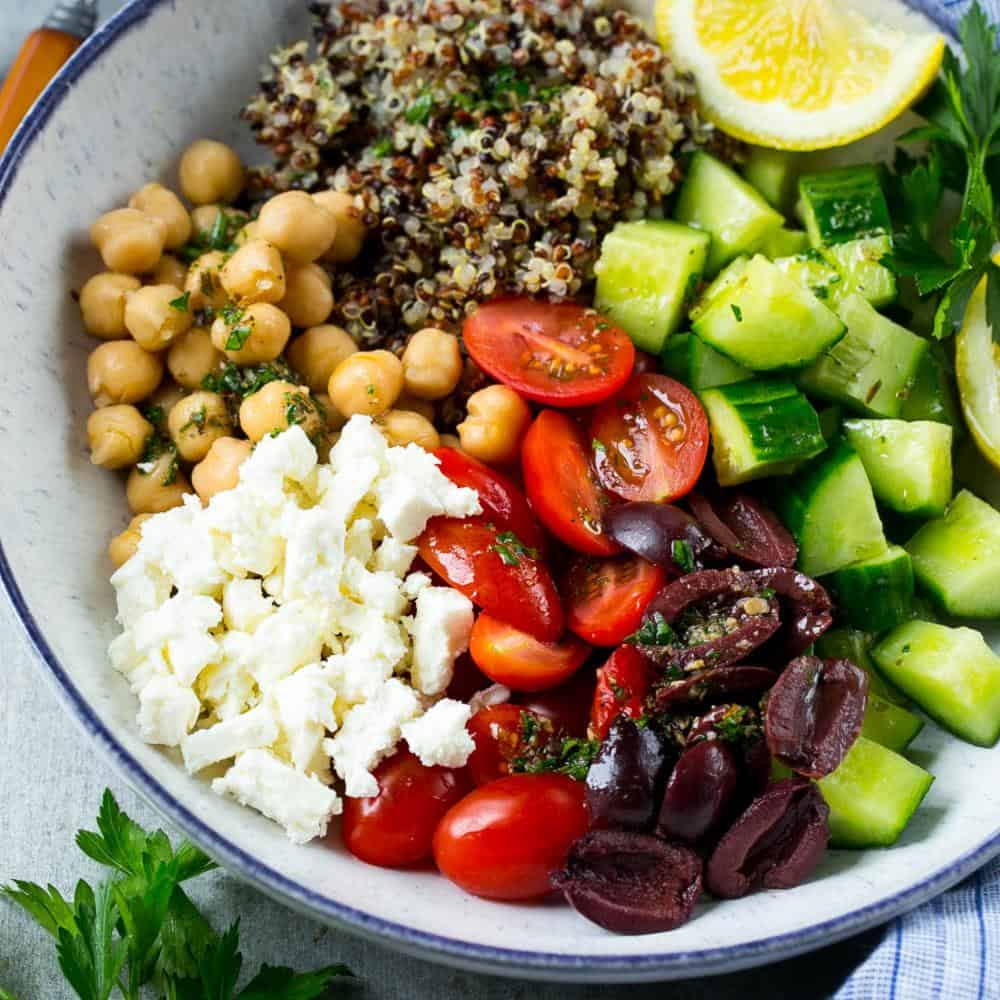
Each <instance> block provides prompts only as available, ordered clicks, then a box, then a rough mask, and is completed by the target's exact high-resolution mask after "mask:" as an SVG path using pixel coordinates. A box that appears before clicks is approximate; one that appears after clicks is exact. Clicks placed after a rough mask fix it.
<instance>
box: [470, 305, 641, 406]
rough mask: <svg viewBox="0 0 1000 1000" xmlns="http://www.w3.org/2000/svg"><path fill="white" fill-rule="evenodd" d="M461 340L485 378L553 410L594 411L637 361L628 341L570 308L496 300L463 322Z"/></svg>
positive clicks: (584, 311) (585, 311)
mask: <svg viewBox="0 0 1000 1000" xmlns="http://www.w3.org/2000/svg"><path fill="white" fill-rule="evenodd" d="M462 338H463V339H464V341H465V346H466V348H468V351H469V354H471V355H472V360H473V361H475V362H476V364H477V365H479V367H480V368H482V369H483V371H485V372H488V373H489V374H490V375H492V376H493V377H494V378H495V379H496V380H497V381H498V382H503V383H504V384H505V385H509V386H510V387H511V388H512V389H514V390H516V391H517V392H519V393H520V394H521V395H522V396H525V397H526V398H528V399H533V400H535V401H536V402H538V403H548V404H550V405H552V406H592V405H593V404H594V403H599V402H601V400H603V399H607V398H608V397H609V396H613V395H614V394H615V393H616V392H617V391H618V390H619V389H620V388H621V387H622V386H623V385H624V384H625V382H626V380H627V379H628V377H629V375H630V374H631V372H632V365H633V362H634V360H635V348H634V347H633V346H632V341H631V340H629V338H628V334H626V333H625V332H624V331H622V330H619V329H618V327H616V326H612V325H611V323H609V322H608V321H607V320H606V319H604V318H603V317H602V316H600V315H599V314H598V313H596V312H594V310H593V309H584V308H583V307H582V306H577V305H573V304H572V303H570V302H563V303H560V304H555V303H551V302H541V301H536V300H534V299H528V298H517V299H515V298H506V299H497V300H496V301H494V302H488V303H486V304H485V305H481V306H479V308H478V309H477V310H476V311H475V312H474V313H473V314H472V315H471V316H470V317H469V318H468V319H467V320H466V321H465V326H464V327H463V329H462Z"/></svg>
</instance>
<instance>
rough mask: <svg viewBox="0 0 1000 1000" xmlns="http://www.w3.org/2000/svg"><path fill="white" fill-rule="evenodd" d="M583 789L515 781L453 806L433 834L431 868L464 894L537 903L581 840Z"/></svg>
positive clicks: (551, 778)
mask: <svg viewBox="0 0 1000 1000" xmlns="http://www.w3.org/2000/svg"><path fill="white" fill-rule="evenodd" d="M587 827H588V817H587V808H586V805H585V804H584V786H583V783H582V782H579V781H574V780H573V779H572V778H568V777H566V776H565V775H562V774H515V775H512V776H511V777H509V778H501V779H500V780H499V781H492V782H490V783H489V784H488V785H481V786H480V787H479V788H477V789H476V790H475V791H474V792H471V793H470V794H468V795H467V796H466V797H465V798H464V799H462V801H461V802H459V803H458V804H457V805H455V806H452V807H451V809H450V810H449V811H448V813H447V814H446V815H445V817H444V819H442V820H441V823H440V825H439V826H438V828H437V830H436V831H435V833H434V860H435V861H436V862H437V866H438V868H439V869H440V870H441V872H442V874H444V875H445V876H446V877H447V878H449V879H451V881H452V882H454V883H455V884H456V885H459V886H461V888H463V889H464V890H465V891H466V892H470V893H472V894H473V895H474V896H485V897H486V898H488V899H535V898H538V897H540V896H545V895H547V894H548V892H549V891H550V886H549V877H550V876H551V875H552V873H553V872H555V871H558V870H559V869H560V868H562V867H563V865H564V864H565V862H566V856H567V854H568V853H569V849H570V846H571V845H572V844H573V841H575V840H576V839H577V838H578V837H581V836H583V834H584V833H586V832H587Z"/></svg>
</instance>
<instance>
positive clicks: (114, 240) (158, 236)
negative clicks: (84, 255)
mask: <svg viewBox="0 0 1000 1000" xmlns="http://www.w3.org/2000/svg"><path fill="white" fill-rule="evenodd" d="M166 238H167V226H166V223H165V222H164V221H163V220H162V219H158V218H156V217H155V216H153V215H147V214H146V213H145V212H140V211H139V209H137V208H119V209H116V210H115V211H114V212H106V213H105V214H104V215H102V216H101V217H100V218H99V219H98V220H97V221H96V222H95V223H94V224H93V225H92V226H91V227H90V240H91V242H92V243H93V244H94V246H95V247H97V250H98V252H99V253H100V255H101V259H102V260H103V261H104V266H105V267H106V268H107V269H108V270H109V271H121V272H123V273H125V274H145V273H146V272H147V271H152V270H153V268H154V267H156V262H157V261H158V260H159V259H160V255H161V254H162V253H163V245H164V242H165V241H166Z"/></svg>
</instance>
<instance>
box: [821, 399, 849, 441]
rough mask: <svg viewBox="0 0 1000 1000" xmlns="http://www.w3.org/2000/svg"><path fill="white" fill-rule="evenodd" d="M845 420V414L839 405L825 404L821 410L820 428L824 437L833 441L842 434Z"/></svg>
mask: <svg viewBox="0 0 1000 1000" xmlns="http://www.w3.org/2000/svg"><path fill="white" fill-rule="evenodd" d="M843 422H844V414H843V411H842V410H841V409H840V407H839V406H836V405H833V406H824V407H823V409H822V410H820V411H819V429H820V430H821V431H822V432H823V437H824V439H825V440H827V441H832V440H833V439H834V438H835V437H837V436H838V435H839V434H840V428H841V425H842V424H843Z"/></svg>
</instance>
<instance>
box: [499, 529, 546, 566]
mask: <svg viewBox="0 0 1000 1000" xmlns="http://www.w3.org/2000/svg"><path fill="white" fill-rule="evenodd" d="M490 548H491V549H492V550H493V551H494V552H495V553H496V554H497V555H498V556H499V557H500V561H501V562H502V563H503V564H504V565H505V566H518V565H520V563H521V559H522V558H524V557H527V558H528V559H537V558H538V549H533V548H530V547H529V546H527V545H525V544H524V542H522V541H521V539H520V538H518V537H517V535H515V534H514V532H513V531H501V532H499V533H498V534H497V540H496V541H495V542H494V543H493V544H492V545H491V546H490Z"/></svg>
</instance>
